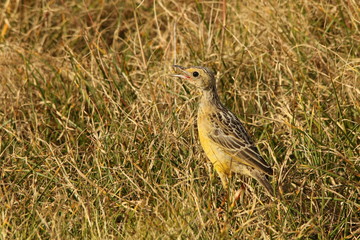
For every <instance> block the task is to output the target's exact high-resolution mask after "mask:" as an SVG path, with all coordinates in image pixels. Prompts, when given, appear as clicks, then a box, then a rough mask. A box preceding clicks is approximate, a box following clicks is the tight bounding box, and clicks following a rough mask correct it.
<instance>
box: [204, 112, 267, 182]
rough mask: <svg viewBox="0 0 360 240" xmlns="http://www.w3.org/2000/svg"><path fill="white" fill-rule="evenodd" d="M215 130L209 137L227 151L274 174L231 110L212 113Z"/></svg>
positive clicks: (247, 163) (251, 164) (250, 164)
mask: <svg viewBox="0 0 360 240" xmlns="http://www.w3.org/2000/svg"><path fill="white" fill-rule="evenodd" d="M211 121H212V122H213V124H214V127H215V128H214V131H213V132H212V133H210V134H209V137H210V138H211V139H212V140H213V141H214V142H215V143H216V144H219V145H220V146H221V147H222V148H223V149H224V150H225V151H226V152H228V153H229V154H231V155H234V156H237V157H238V158H240V159H241V160H242V161H244V162H243V164H246V165H249V166H252V167H254V168H257V169H259V170H261V171H263V172H265V173H267V174H269V175H272V174H273V171H272V169H271V167H270V166H269V165H268V164H267V163H266V162H265V160H264V159H263V158H262V157H261V155H260V153H259V151H258V149H257V148H256V146H255V145H254V142H253V141H252V139H251V137H250V136H249V135H248V133H247V132H246V130H245V129H244V127H243V125H242V124H241V122H240V121H239V120H238V119H237V118H236V116H235V115H234V114H232V113H231V112H230V111H228V110H226V109H224V111H221V112H218V113H216V114H212V115H211Z"/></svg>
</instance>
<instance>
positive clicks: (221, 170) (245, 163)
mask: <svg viewBox="0 0 360 240" xmlns="http://www.w3.org/2000/svg"><path fill="white" fill-rule="evenodd" d="M173 67H174V68H175V70H179V71H180V74H172V75H171V76H172V77H179V78H182V79H185V80H186V81H187V82H189V83H190V84H193V85H195V87H196V88H197V89H198V90H200V92H201V98H200V102H199V106H198V113H197V127H198V134H199V139H200V143H201V146H202V148H203V150H204V152H205V155H206V156H207V158H208V159H209V160H210V161H211V163H212V164H213V166H214V168H215V170H216V172H217V173H218V175H219V177H220V179H221V183H222V185H223V187H224V189H225V190H226V191H227V190H228V187H229V177H230V176H231V174H232V173H239V174H241V175H245V176H247V177H251V178H253V179H255V180H257V181H258V182H259V183H260V184H261V185H262V186H263V187H264V188H265V189H266V190H267V192H268V194H270V196H274V190H273V188H272V185H271V184H270V182H269V180H268V177H269V176H272V175H273V169H272V168H271V167H270V165H269V164H268V163H267V162H266V161H265V160H264V158H263V157H262V156H261V155H260V153H259V150H258V148H257V147H256V145H255V143H254V141H253V139H252V138H251V136H250V135H249V133H248V132H247V131H246V129H245V128H244V126H243V124H242V123H241V121H240V120H239V119H238V118H237V117H236V116H235V114H234V113H232V112H231V111H230V110H228V109H227V108H226V107H225V106H224V105H223V104H222V103H221V101H220V98H219V95H218V93H217V90H216V79H215V74H214V72H213V71H212V70H210V69H209V68H206V67H202V66H191V67H182V66H179V65H173Z"/></svg>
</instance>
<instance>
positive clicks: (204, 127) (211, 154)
mask: <svg viewBox="0 0 360 240" xmlns="http://www.w3.org/2000/svg"><path fill="white" fill-rule="evenodd" d="M197 120H198V121H197V122H198V132H199V139H200V143H201V146H202V148H203V149H204V152H205V154H206V156H207V157H208V158H209V160H210V161H211V162H212V164H213V165H214V168H215V170H216V171H218V172H222V173H225V174H230V169H231V156H229V155H228V154H226V153H225V152H224V151H223V150H222V149H221V147H219V146H218V145H217V144H216V143H214V142H213V141H212V140H211V139H210V138H209V134H211V132H213V124H212V123H211V120H210V118H209V112H206V111H204V109H199V112H198V119H197Z"/></svg>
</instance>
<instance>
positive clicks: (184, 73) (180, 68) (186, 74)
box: [171, 65, 190, 78]
mask: <svg viewBox="0 0 360 240" xmlns="http://www.w3.org/2000/svg"><path fill="white" fill-rule="evenodd" d="M173 67H174V68H178V69H179V70H180V71H181V72H182V73H183V74H172V75H171V76H172V77H180V78H190V73H188V72H187V71H185V69H186V68H184V67H182V66H179V65H173Z"/></svg>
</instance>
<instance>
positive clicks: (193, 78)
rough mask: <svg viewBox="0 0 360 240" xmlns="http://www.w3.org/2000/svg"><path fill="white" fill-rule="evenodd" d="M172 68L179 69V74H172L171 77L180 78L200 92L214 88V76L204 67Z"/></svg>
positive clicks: (177, 66)
mask: <svg viewBox="0 0 360 240" xmlns="http://www.w3.org/2000/svg"><path fill="white" fill-rule="evenodd" d="M173 67H174V68H176V69H179V71H180V74H173V75H171V76H173V77H180V78H183V79H186V80H188V81H189V82H190V83H192V84H194V85H195V86H196V87H198V88H199V89H200V90H210V89H212V88H214V87H215V75H214V73H213V72H212V71H211V70H210V69H208V68H206V67H188V68H186V67H182V66H179V65H173Z"/></svg>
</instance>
